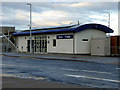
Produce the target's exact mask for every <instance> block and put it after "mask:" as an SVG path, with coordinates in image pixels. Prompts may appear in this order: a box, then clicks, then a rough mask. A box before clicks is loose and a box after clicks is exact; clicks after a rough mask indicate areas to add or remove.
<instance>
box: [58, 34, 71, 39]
mask: <svg viewBox="0 0 120 90" xmlns="http://www.w3.org/2000/svg"><path fill="white" fill-rule="evenodd" d="M72 38H73V35H57V39H72Z"/></svg>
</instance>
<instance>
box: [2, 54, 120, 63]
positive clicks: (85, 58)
mask: <svg viewBox="0 0 120 90" xmlns="http://www.w3.org/2000/svg"><path fill="white" fill-rule="evenodd" d="M0 54H1V55H2V56H8V57H19V58H34V59H44V60H62V61H79V62H91V63H103V64H115V65H120V63H119V60H120V57H110V56H109V57H106V56H91V55H72V54H38V53H32V54H31V53H17V52H14V53H13V52H7V53H0Z"/></svg>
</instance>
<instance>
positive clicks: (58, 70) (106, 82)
mask: <svg viewBox="0 0 120 90" xmlns="http://www.w3.org/2000/svg"><path fill="white" fill-rule="evenodd" d="M119 69H120V68H118V66H117V65H113V64H102V63H91V62H76V61H57V60H42V59H31V58H17V57H5V56H4V57H2V70H3V76H6V77H17V78H28V79H36V80H44V81H54V82H62V83H68V84H74V85H80V86H83V87H84V86H85V87H92V88H95V87H96V88H118V83H120V81H119V80H118V78H119V77H118V70H119Z"/></svg>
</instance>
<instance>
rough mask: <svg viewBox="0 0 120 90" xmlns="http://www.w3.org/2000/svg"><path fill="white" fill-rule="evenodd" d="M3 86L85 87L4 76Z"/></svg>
mask: <svg viewBox="0 0 120 90" xmlns="http://www.w3.org/2000/svg"><path fill="white" fill-rule="evenodd" d="M2 88H85V87H81V86H79V85H73V84H66V83H59V82H52V81H51V82H50V81H49V82H48V81H43V80H33V79H21V78H13V77H2Z"/></svg>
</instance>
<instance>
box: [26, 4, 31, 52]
mask: <svg viewBox="0 0 120 90" xmlns="http://www.w3.org/2000/svg"><path fill="white" fill-rule="evenodd" d="M27 5H30V25H29V28H30V53H32V33H31V26H32V17H31V16H32V15H31V14H32V10H31V4H30V3H27Z"/></svg>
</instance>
